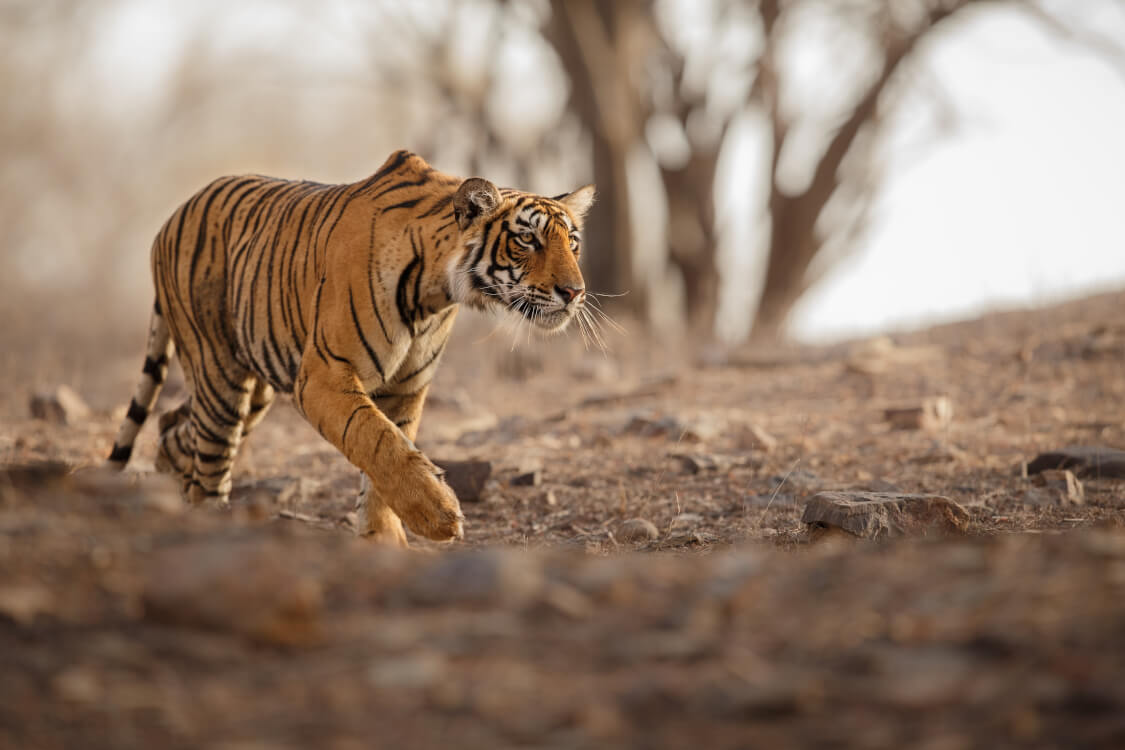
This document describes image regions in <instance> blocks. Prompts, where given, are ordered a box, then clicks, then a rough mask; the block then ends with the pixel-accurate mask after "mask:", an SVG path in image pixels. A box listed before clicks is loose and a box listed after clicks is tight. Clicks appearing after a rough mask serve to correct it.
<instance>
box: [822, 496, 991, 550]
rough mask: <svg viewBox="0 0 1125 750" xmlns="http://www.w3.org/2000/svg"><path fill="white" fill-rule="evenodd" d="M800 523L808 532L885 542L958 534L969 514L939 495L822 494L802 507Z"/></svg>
mask: <svg viewBox="0 0 1125 750" xmlns="http://www.w3.org/2000/svg"><path fill="white" fill-rule="evenodd" d="M801 521H802V522H803V523H806V524H808V525H809V526H810V529H811V528H817V529H824V528H835V529H841V530H843V531H846V532H848V533H849V534H852V535H854V536H858V537H861V538H863V539H884V538H889V537H901V536H928V535H931V534H934V533H938V534H943V533H961V532H964V531H965V529H966V528H967V526H968V523H969V513H968V511H966V510H965V509H964V508H962V507H961V506H960V505H958V504H957V503H955V502H953V501H952V500H950V499H949V498H946V497H942V496H940V495H904V494H892V493H882V492H821V493H818V494H817V495H815V496H814V497H813V498H812V500H810V501H809V503H808V505H806V506H805V512H804V515H802V516H801Z"/></svg>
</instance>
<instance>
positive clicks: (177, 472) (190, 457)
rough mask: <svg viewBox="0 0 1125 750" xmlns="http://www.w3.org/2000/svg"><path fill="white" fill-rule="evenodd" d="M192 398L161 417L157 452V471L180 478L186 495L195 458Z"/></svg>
mask: <svg viewBox="0 0 1125 750" xmlns="http://www.w3.org/2000/svg"><path fill="white" fill-rule="evenodd" d="M190 417H191V398H188V399H186V400H185V401H184V402H183V403H182V404H180V406H179V407H178V408H176V409H173V410H172V411H168V412H165V413H163V414H161V415H160V421H159V430H160V439H159V442H158V444H157V450H156V462H155V463H156V470H157V471H159V472H161V473H163V474H171V475H173V476H178V477H180V479H181V480H182V482H183V489H184V491H185V493H186V491H187V488H188V486H189V485H190V483H191V474H192V467H193V465H194V461H195V459H194V456H195V435H194V433H193V432H192V431H191V419H190Z"/></svg>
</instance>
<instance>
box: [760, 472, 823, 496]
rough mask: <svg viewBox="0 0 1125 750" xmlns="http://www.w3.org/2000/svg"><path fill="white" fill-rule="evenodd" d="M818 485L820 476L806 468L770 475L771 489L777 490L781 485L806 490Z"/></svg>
mask: <svg viewBox="0 0 1125 750" xmlns="http://www.w3.org/2000/svg"><path fill="white" fill-rule="evenodd" d="M820 486H821V482H820V477H818V476H817V475H816V474H814V473H812V472H811V471H809V470H808V469H795V470H794V471H791V472H789V473H788V474H775V475H773V476H772V477H770V489H771V490H773V491H778V490H780V489H781V488H783V487H788V488H790V489H795V490H804V491H808V490H813V489H816V488H817V487H820Z"/></svg>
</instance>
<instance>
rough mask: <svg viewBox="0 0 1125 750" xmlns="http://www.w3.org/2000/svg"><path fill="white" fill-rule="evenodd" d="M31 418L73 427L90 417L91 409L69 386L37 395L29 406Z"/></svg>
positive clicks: (32, 398)
mask: <svg viewBox="0 0 1125 750" xmlns="http://www.w3.org/2000/svg"><path fill="white" fill-rule="evenodd" d="M29 406H30V409H31V416H33V417H35V418H36V419H45V420H46V421H48V422H52V423H54V424H60V425H73V424H77V423H78V422H81V421H82V420H84V419H87V418H88V417H89V416H90V407H88V406H86V402H85V401H83V400H82V397H81V396H79V395H78V394H77V393H75V392H74V389H73V388H71V387H70V386H67V385H60V386H59V387H58V388H56V389H55V390H53V391H49V392H40V393H36V394H35V395H33V396H32V397H31V402H30V404H29Z"/></svg>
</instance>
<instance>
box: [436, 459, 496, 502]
mask: <svg viewBox="0 0 1125 750" xmlns="http://www.w3.org/2000/svg"><path fill="white" fill-rule="evenodd" d="M434 463H435V464H436V465H437V466H438V467H439V468H440V469H442V470H443V471H445V481H446V484H448V485H449V486H450V487H452V488H453V493H454V494H455V495H457V499H458V500H460V501H461V502H463V503H475V502H478V501H479V500H480V499H481V497H482V496H483V490H484V485H485V482H487V481H488V478H489V477H490V476H492V463H491V462H490V461H434Z"/></svg>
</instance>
